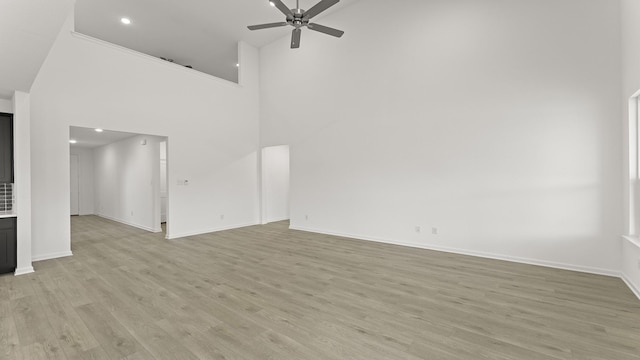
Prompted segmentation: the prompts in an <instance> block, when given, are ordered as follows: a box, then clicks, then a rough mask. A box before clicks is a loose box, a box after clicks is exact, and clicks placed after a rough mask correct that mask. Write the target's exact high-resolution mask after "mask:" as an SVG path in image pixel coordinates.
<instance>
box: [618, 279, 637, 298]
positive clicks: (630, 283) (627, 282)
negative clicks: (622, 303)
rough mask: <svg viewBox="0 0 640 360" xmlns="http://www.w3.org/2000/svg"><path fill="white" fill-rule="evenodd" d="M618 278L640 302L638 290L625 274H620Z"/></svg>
mask: <svg viewBox="0 0 640 360" xmlns="http://www.w3.org/2000/svg"><path fill="white" fill-rule="evenodd" d="M620 278H621V279H622V281H624V283H625V284H627V286H628V287H629V289H631V292H633V294H634V295H635V296H636V297H637V298H638V300H640V289H639V288H637V287H636V286H635V285H634V284H633V282H632V281H631V280H629V278H628V277H627V275H626V274H625V273H622V274H620Z"/></svg>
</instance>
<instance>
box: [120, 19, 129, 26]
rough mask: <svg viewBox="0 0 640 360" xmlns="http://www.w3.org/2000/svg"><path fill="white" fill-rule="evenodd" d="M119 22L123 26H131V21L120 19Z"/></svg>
mask: <svg viewBox="0 0 640 360" xmlns="http://www.w3.org/2000/svg"><path fill="white" fill-rule="evenodd" d="M120 22H121V23H123V24H125V25H129V24H131V19H129V18H122V19H120Z"/></svg>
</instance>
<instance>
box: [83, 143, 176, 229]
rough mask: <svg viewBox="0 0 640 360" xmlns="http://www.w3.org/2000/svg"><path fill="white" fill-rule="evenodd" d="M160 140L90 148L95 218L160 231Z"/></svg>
mask: <svg viewBox="0 0 640 360" xmlns="http://www.w3.org/2000/svg"><path fill="white" fill-rule="evenodd" d="M163 140H164V138H162V137H156V136H148V135H138V136H134V137H130V138H127V139H124V140H121V141H118V142H115V143H112V144H109V145H105V146H101V147H98V148H95V149H94V151H93V152H94V166H95V194H96V196H95V198H96V202H95V203H96V207H97V214H98V215H100V216H103V217H106V218H109V219H112V220H115V221H119V222H122V223H125V224H128V225H132V226H136V227H139V228H142V229H145V230H148V231H156V232H158V231H161V230H162V229H160V214H159V213H158V214H156V203H157V202H158V201H160V199H159V192H160V146H159V144H160V142H161V141H163ZM143 144H144V145H143ZM158 210H159V207H158Z"/></svg>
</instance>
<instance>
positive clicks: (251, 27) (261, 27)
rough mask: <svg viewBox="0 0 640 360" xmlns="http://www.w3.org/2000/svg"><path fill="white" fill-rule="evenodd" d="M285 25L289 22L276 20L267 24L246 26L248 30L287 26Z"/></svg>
mask: <svg viewBox="0 0 640 360" xmlns="http://www.w3.org/2000/svg"><path fill="white" fill-rule="evenodd" d="M287 25H289V24H287V23H286V22H277V23H269V24H260V25H251V26H247V28H249V30H260V29H268V28H274V27H280V26H287Z"/></svg>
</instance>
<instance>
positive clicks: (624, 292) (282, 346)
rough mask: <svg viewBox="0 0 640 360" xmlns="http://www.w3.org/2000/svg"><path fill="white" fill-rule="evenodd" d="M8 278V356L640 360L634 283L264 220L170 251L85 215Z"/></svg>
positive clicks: (3, 329) (2, 336) (1, 341)
mask: <svg viewBox="0 0 640 360" xmlns="http://www.w3.org/2000/svg"><path fill="white" fill-rule="evenodd" d="M72 247H73V252H74V254H75V255H74V256H73V257H69V258H63V259H56V260H49V261H43V262H38V263H35V268H36V273H34V274H30V275H24V276H18V277H14V276H12V275H9V276H0V290H1V291H0V359H25V360H33V359H45V358H51V359H198V358H200V359H282V360H286V359H296V360H302V359H311V360H320V359H322V360H325V359H341V360H342V359H367V360H376V359H385V360H386V359H409V360H412V359H474V360H477V359H581V360H589V359H607V360H625V359H640V301H639V300H637V299H636V298H635V297H634V296H633V295H632V293H631V292H630V291H629V290H628V289H627V288H626V287H625V285H624V284H623V283H622V281H621V280H619V279H616V278H609V277H604V276H596V275H587V274H581V273H575V272H570V271H563V270H555V269H548V268H542V267H536V266H529V265H521V264H514V263H508V262H502V261H495V260H487V259H481V258H474V257H468V256H461V255H452V254H446V253H439V252H434V251H427V250H417V249H411V248H404V247H399V246H392V245H384V244H376V243H371V242H365V241H357V240H349V239H343V238H338V237H333V236H325V235H317V234H310V233H305V232H299V231H292V230H288V229H287V224H286V223H276V224H271V225H267V226H253V227H247V228H242V229H236V230H231V231H224V232H218V233H213V234H207V235H201V236H193V237H190V238H185V239H181V240H174V241H167V240H164V239H163V234H151V233H147V232H144V231H141V230H138V229H134V228H131V227H128V226H124V225H120V224H117V223H114V222H111V221H108V220H104V219H101V218H98V217H94V216H83V217H73V218H72Z"/></svg>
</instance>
